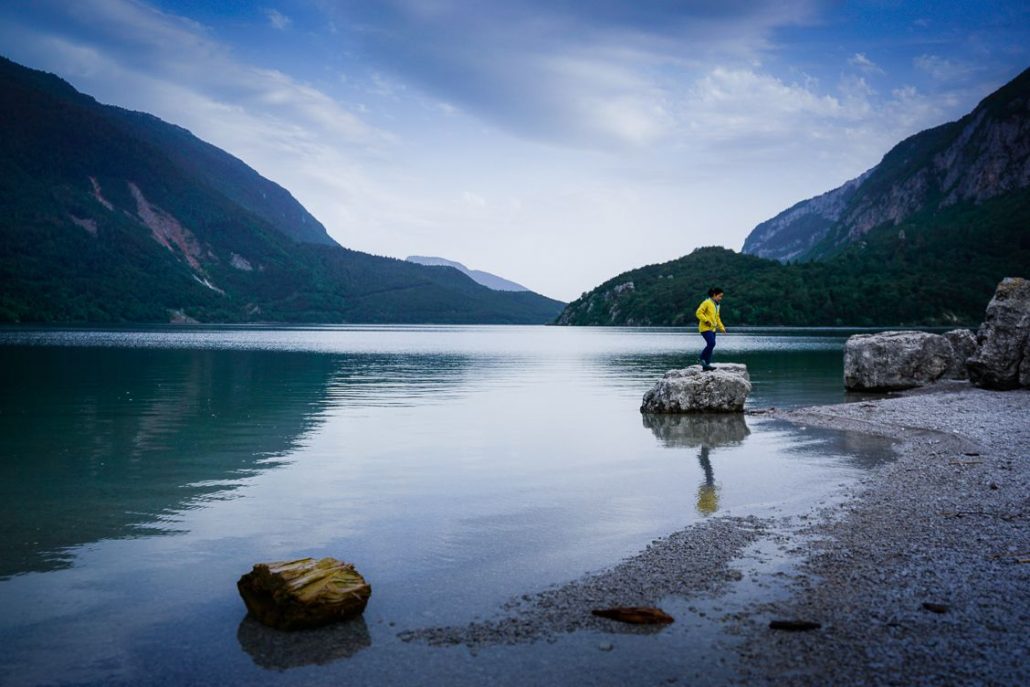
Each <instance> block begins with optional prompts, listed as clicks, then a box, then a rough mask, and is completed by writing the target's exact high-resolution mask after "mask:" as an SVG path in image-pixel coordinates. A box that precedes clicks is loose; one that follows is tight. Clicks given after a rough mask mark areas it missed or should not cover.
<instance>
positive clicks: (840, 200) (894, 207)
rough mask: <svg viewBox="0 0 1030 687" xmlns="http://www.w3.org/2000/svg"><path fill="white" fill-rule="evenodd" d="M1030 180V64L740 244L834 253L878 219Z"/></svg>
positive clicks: (804, 255) (794, 253) (981, 197)
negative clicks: (955, 116)
mask: <svg viewBox="0 0 1030 687" xmlns="http://www.w3.org/2000/svg"><path fill="white" fill-rule="evenodd" d="M1028 186H1030V69H1028V70H1026V71H1024V72H1023V73H1022V74H1020V75H1019V76H1017V77H1016V78H1015V79H1013V80H1012V81H1010V82H1009V83H1008V84H1006V85H1005V86H1003V87H1002V88H1000V89H998V90H997V91H995V92H994V93H992V94H991V95H989V96H987V97H986V98H984V99H983V101H981V102H980V104H979V105H978V106H977V107H976V108H975V109H974V110H973V111H972V112H970V113H969V114H967V115H966V116H965V117H963V118H961V119H960V120H958V121H956V122H951V123H948V124H944V125H942V126H938V127H935V128H933V129H928V130H926V131H922V132H920V133H918V134H916V135H914V136H911V137H909V138H907V139H905V140H904V141H902V142H901V143H899V144H898V145H896V146H895V147H894V148H892V149H891V150H890V152H888V153H887V154H886V155H885V156H884V157H883V160H882V161H881V162H880V163H879V164H878V165H876V166H875V167H873V168H872V169H870V170H869V171H867V172H865V173H864V174H863V175H861V176H860V177H858V178H857V179H853V180H851V181H849V182H847V183H846V184H844V185H843V186H841V187H839V188H836V189H834V190H832V191H829V192H827V193H825V194H823V195H821V196H817V197H815V198H810V199H809V200H804V201H801V202H800V203H798V204H797V205H794V206H793V207H791V208H789V209H787V210H784V211H783V212H781V213H780V214H779V215H777V216H775V217H773V218H772V219H770V220H767V221H765V222H762V223H761V224H759V225H758V226H757V227H755V228H754V230H753V231H752V232H751V234H750V235H749V236H748V237H747V239H746V240H745V241H744V248H743V252H744V253H747V254H749V255H757V256H759V257H763V258H774V259H776V260H781V261H786V260H810V259H819V258H824V257H827V256H830V255H834V254H836V253H838V252H839V251H840V250H841V249H842V248H843V247H844V246H846V245H848V244H851V243H854V242H855V241H858V240H861V239H862V238H863V237H864V236H865V235H866V234H867V233H869V231H871V230H872V229H875V228H877V227H883V226H897V225H899V224H901V223H902V222H904V221H906V220H908V219H909V218H912V217H916V216H917V215H922V216H931V215H933V214H934V213H938V212H942V211H945V210H947V209H948V208H951V207H954V206H957V205H963V204H969V205H979V204H981V203H983V202H984V201H986V200H989V199H991V198H996V197H998V196H1003V195H1005V194H1008V193H1012V192H1014V191H1019V190H1023V189H1026V188H1027V187H1028Z"/></svg>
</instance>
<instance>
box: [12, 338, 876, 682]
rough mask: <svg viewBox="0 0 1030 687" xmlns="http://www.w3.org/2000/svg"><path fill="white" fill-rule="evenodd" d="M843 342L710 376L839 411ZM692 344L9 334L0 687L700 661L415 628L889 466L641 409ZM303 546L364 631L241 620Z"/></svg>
mask: <svg viewBox="0 0 1030 687" xmlns="http://www.w3.org/2000/svg"><path fill="white" fill-rule="evenodd" d="M849 333H850V332H847V331H843V330H774V329H772V330H771V329H763V330H750V331H742V332H740V333H735V334H733V335H730V336H723V337H720V339H719V345H718V347H717V348H716V362H719V361H724V362H730V361H733V362H744V363H747V365H748V367H749V369H750V372H751V376H752V380H753V384H754V390H753V392H752V397H751V399H749V406H750V407H753V408H758V407H768V406H777V407H793V406H799V405H810V404H821V403H834V402H841V401H844V400H847V399H846V395H845V393H844V391H843V388H842V381H841V379H842V369H841V365H842V362H841V355H842V354H841V351H842V345H843V342H844V340H845V338H846V336H847V335H848V334H849ZM702 343H703V342H701V339H700V337H699V336H698V335H697V333H696V332H691V331H687V330H673V329H593V328H589V329H580V328H557V327H378V326H367V327H314V328H312V327H305V328H267V329H266V328H254V327H246V328H231V327H225V328H174V327H155V328H148V329H133V330H103V331H97V330H54V329H23V328H16V329H3V330H0V456H2V458H0V476H2V479H0V512H2V519H0V608H2V611H3V612H2V613H0V647H2V649H0V683H3V684H11V685H37V684H132V685H137V684H222V685H225V684H241V685H242V684H247V685H251V684H305V685H311V684H334V685H338V684H348V685H354V684H384V683H385V684H483V683H486V682H490V683H493V684H539V683H545V682H553V683H554V684H570V683H574V682H577V681H580V682H583V683H585V684H604V683H607V682H609V681H610V682H611V683H612V684H624V683H625V682H626V681H627V680H630V681H632V679H631V678H630V676H641V675H642V673H640V672H639V671H640V670H644V671H645V672H644V673H643V674H644V675H649V673H647V672H646V671H647V670H653V669H655V667H656V666H655V662H656V661H657V662H659V663H660V662H661V660H662V659H661V656H665V659H664V660H666V661H667V662H671V663H670V664H669V665H667V666H658V667H659V668H661V669H675V668H676V664H675V659H674V658H673V657H674V656H675V655H676V653H675V652H676V651H679V650H680V649H683V645H685V644H693V645H695V646H696V644H697V643H696V641H692V640H691V638H690V637H689V636H688V635H686V634H684V632H685V631H680V633H679V634H677V631H670V632H668V633H663V635H662V637H663V639H661V640H659V639H656V638H652V637H646V638H643V640H645V641H649V642H651V643H650V644H648V645H645V644H641V645H639V646H638V647H637V648H638V649H639V651H638V652H637V653H636V654H635V656H636V657H637V658H636V659H635V660H636V661H637V663H640V662H641V661H643V660H644V658H641V657H646V665H643V667H640V666H636V664H634V661H633V660H630V659H629V658H628V657H627V655H626V654H625V652H623V653H622V654H621V655H620V653H619V652H611V653H605V654H601V652H598V651H597V649H596V641H595V639H596V638H591V637H586V638H581V637H567V638H562V639H561V640H560V641H558V642H556V643H553V644H549V643H540V644H536V645H529V646H520V647H510V648H509V647H497V648H494V649H490V650H488V651H483V652H480V653H478V654H473V653H471V652H469V650H468V649H466V648H464V647H456V648H434V647H428V646H425V645H422V644H419V643H405V642H403V641H401V640H400V639H398V637H397V634H398V633H399V632H402V631H404V630H408V629H415V628H420V627H426V626H435V625H441V624H455V623H458V624H461V623H465V622H468V621H470V620H472V619H474V618H486V617H490V616H491V615H494V614H496V613H498V611H499V607H500V605H501V604H502V603H504V602H505V601H506V600H508V599H510V598H512V597H514V596H518V595H521V594H525V593H532V592H535V591H539V590H541V589H544V588H546V587H548V586H550V585H554V584H558V583H562V582H565V581H568V580H572V579H575V578H576V577H578V576H580V575H582V574H584V573H586V572H589V571H595V570H599V569H602V568H604V567H607V566H609V565H611V564H613V563H616V562H617V561H619V560H620V559H621V558H623V557H625V556H628V555H631V554H633V553H635V552H637V551H639V550H640V549H642V548H643V547H644V546H645V545H646V544H647V543H648V542H649V541H651V539H653V538H655V537H658V536H662V535H665V534H668V533H670V532H672V531H674V530H676V529H679V528H682V527H685V526H689V525H690V524H692V523H696V522H698V521H700V520H702V519H703V518H706V517H713V516H718V515H719V514H724V513H730V514H734V515H746V514H751V513H754V514H758V515H770V514H788V513H793V512H798V511H801V510H804V509H807V508H809V507H811V506H812V505H813V504H815V503H817V502H819V501H820V500H822V499H825V498H827V497H828V496H829V495H831V494H832V493H833V492H834V491H835V490H837V489H838V487H839V485H841V484H845V483H848V482H850V481H852V480H854V479H856V478H857V477H858V476H860V475H861V474H862V472H863V471H864V470H866V469H868V468H869V466H871V465H874V464H876V463H877V462H879V461H882V460H886V459H889V457H890V450H889V448H887V447H886V446H885V445H884V444H882V443H880V442H875V441H871V440H868V439H865V438H862V437H859V436H854V435H848V434H843V433H835V432H828V431H817V430H812V429H803V428H798V427H794V426H791V425H788V424H786V423H783V422H781V421H777V420H773V419H770V418H765V417H762V416H746V417H745V416H734V417H715V418H707V417H679V418H660V417H659V418H655V417H645V416H642V415H641V414H640V412H639V411H638V408H639V404H640V398H641V395H642V394H643V392H644V391H645V390H646V389H647V388H648V387H649V386H650V384H651V383H652V382H653V381H654V379H655V378H657V377H658V376H660V375H661V374H662V373H663V372H665V371H666V370H668V369H670V368H674V367H683V366H685V365H687V364H690V363H692V362H693V361H694V360H695V359H696V356H697V352H698V350H699V349H700V347H701V346H700V344H702ZM301 556H334V557H338V558H342V559H344V560H347V561H351V562H354V563H355V564H356V565H357V567H358V569H359V570H360V571H361V572H362V573H363V574H364V575H365V576H366V577H367V578H368V579H369V581H370V582H371V583H372V586H373V595H372V598H371V601H370V603H369V606H368V608H367V609H366V612H365V614H364V617H363V619H361V620H358V621H355V622H352V623H347V624H346V625H343V626H339V627H338V628H335V629H332V630H323V631H318V632H315V633H300V634H294V635H283V634H281V633H277V632H275V631H273V630H268V629H266V628H263V627H261V626H259V625H257V624H256V623H254V622H253V621H250V620H246V619H245V609H244V607H243V604H242V602H241V601H240V599H239V597H238V595H237V592H236V588H235V582H236V579H237V578H238V577H239V576H240V575H241V574H243V573H245V572H247V571H248V570H249V569H250V567H251V565H252V564H253V563H255V562H258V561H269V560H281V559H292V558H298V557H301ZM584 634H585V633H584ZM633 641H639V638H638V639H637V640H633ZM656 642H657V643H656ZM648 647H661V649H662V651H663V652H666V649H668V652H666V653H661V654H657V658H656V657H654V656H650V654H649V653H648V651H650V650H651V649H649V648H648ZM684 655H685V654H684ZM709 658H712V657H709ZM712 660H714V658H713V659H712ZM631 671H635V672H631ZM662 674H664V673H662ZM658 675H659V673H654V674H653V675H652V677H657V676H658Z"/></svg>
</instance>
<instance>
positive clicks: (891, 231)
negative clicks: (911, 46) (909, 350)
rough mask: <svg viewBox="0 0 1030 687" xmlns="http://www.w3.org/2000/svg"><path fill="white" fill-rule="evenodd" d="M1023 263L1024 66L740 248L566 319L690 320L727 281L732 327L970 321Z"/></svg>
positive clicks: (616, 284) (682, 265) (618, 288)
mask: <svg viewBox="0 0 1030 687" xmlns="http://www.w3.org/2000/svg"><path fill="white" fill-rule="evenodd" d="M760 256H768V258H776V259H768V258H767V257H760ZM785 261H789V262H785ZM1028 271H1030V70H1028V71H1026V72H1023V73H1022V74H1020V75H1019V76H1018V77H1017V78H1016V79H1015V80H1013V81H1012V82H1010V83H1009V84H1007V85H1006V86H1004V87H1003V88H1001V89H1000V90H998V91H997V92H995V93H994V94H992V95H990V96H989V97H987V98H985V99H984V100H983V101H982V102H981V103H980V105H979V106H978V107H977V108H976V109H975V110H974V111H973V112H972V113H970V114H969V115H967V116H966V117H963V118H962V119H961V120H959V121H958V122H955V123H952V124H946V125H944V126H941V127H937V128H935V129H931V130H929V131H924V132H922V133H920V134H917V135H916V136H913V137H911V138H909V139H907V140H906V141H904V142H902V143H901V144H899V145H898V146H896V147H895V148H894V149H892V150H891V151H890V152H889V153H888V154H887V155H886V156H885V157H884V159H883V162H881V163H880V164H879V165H877V166H876V167H875V168H873V169H872V170H870V171H869V172H867V173H866V174H864V175H862V176H861V177H859V178H858V179H855V180H853V181H851V182H849V183H847V184H845V185H844V186H842V187H840V188H838V189H835V190H834V191H830V192H829V193H827V194H824V195H822V196H819V197H817V198H813V199H811V200H807V201H804V202H802V203H799V204H798V205H795V206H794V207H792V208H790V209H789V210H787V211H785V212H784V213H781V214H780V215H778V216H777V217H775V218H773V219H772V220H769V221H768V222H765V223H763V224H760V225H759V226H758V227H757V228H756V229H755V230H754V232H752V234H751V236H749V237H748V240H747V242H746V243H745V244H744V253H735V252H734V251H731V250H727V249H724V248H701V249H698V250H695V251H694V252H693V253H691V254H690V255H687V256H684V257H682V258H679V259H677V260H672V261H670V262H667V263H663V264H660V265H649V266H647V267H641V268H639V269H635V270H631V271H629V272H625V273H623V274H620V275H619V276H617V277H614V278H613V279H610V280H608V281H606V282H605V283H603V284H601V285H600V286H598V287H597V288H595V289H593V290H592V291H590V292H588V293H585V294H583V295H582V296H581V297H580V298H578V299H577V300H575V301H573V302H572V303H570V304H569V305H568V306H567V307H566V309H565V311H564V312H563V313H562V314H561V316H560V317H559V319H558V323H559V324H580V325H694V324H696V320H695V319H694V310H695V308H696V307H697V304H698V303H699V302H700V301H701V300H702V299H703V298H704V297H705V294H706V291H707V290H708V288H710V287H711V286H719V287H721V288H723V289H725V290H726V297H725V300H724V301H723V308H722V314H723V320H724V321H725V322H726V323H727V326H731V327H732V326H733V325H735V324H741V325H866V326H913V325H950V324H969V325H975V324H976V323H978V322H980V321H981V319H982V318H983V313H984V308H985V306H986V305H987V302H988V301H989V300H990V298H991V295H992V294H993V292H994V288H995V286H996V285H997V283H998V282H999V281H1000V280H1001V279H1002V278H1003V277H1006V276H1028V274H1027V273H1028Z"/></svg>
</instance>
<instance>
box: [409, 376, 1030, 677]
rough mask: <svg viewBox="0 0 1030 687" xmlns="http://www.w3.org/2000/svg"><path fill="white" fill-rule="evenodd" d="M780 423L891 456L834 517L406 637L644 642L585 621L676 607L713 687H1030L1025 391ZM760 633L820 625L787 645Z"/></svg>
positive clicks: (683, 550) (711, 533) (686, 542)
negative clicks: (709, 650)
mask: <svg viewBox="0 0 1030 687" xmlns="http://www.w3.org/2000/svg"><path fill="white" fill-rule="evenodd" d="M775 414H776V415H777V416H778V417H781V418H783V419H786V420H789V421H791V422H794V423H798V424H802V425H809V426H822V427H828V428H834V429H842V430H851V431H861V432H866V433H870V434H875V435H879V436H884V437H890V438H892V439H894V440H896V441H897V442H898V443H897V444H896V446H897V451H898V458H897V460H895V461H892V462H889V463H887V464H885V465H883V466H881V467H879V468H877V469H875V470H874V471H873V472H871V473H870V474H869V476H867V477H866V478H864V479H863V480H862V481H861V482H859V483H858V484H857V485H855V486H853V487H850V488H848V490H847V492H846V493H845V494H842V495H841V496H842V500H840V501H839V502H837V503H835V505H833V506H832V507H830V506H827V507H823V508H821V509H818V510H816V511H813V512H810V513H806V514H801V515H798V516H794V517H784V518H776V519H759V518H755V517H749V518H734V517H717V518H713V519H710V520H707V521H705V522H704V523H702V524H700V525H698V526H695V527H690V528H687V529H684V530H682V531H680V532H677V533H675V534H673V535H671V536H669V537H665V538H662V539H659V540H656V541H654V542H652V543H651V545H650V546H648V547H647V549H646V550H644V551H643V552H641V553H640V554H638V555H636V556H634V557H632V558H630V559H627V560H626V561H623V562H622V563H620V564H618V565H617V566H615V567H613V568H611V569H609V570H606V571H603V572H600V573H595V574H592V575H589V576H586V577H584V578H582V579H580V580H576V581H574V582H571V583H569V584H566V585H563V586H561V587H558V588H554V589H550V590H546V591H544V592H542V593H538V594H533V595H526V596H523V597H520V598H518V599H516V600H514V601H512V603H511V604H509V605H508V606H507V607H506V608H504V609H502V610H503V612H502V614H501V615H500V617H499V618H497V619H494V620H490V621H485V622H479V623H474V624H470V625H468V626H464V627H450V628H428V629H421V630H415V631H412V632H407V633H404V634H403V635H402V637H403V638H404V639H406V640H409V641H424V642H428V643H431V644H435V645H448V644H465V645H468V646H470V647H479V646H488V645H505V644H517V643H525V642H533V641H537V640H540V639H551V638H553V637H554V636H555V635H558V634H563V633H570V632H575V631H577V630H599V629H600V630H603V631H605V632H629V633H643V632H647V631H648V630H647V629H641V628H634V627H627V626H620V625H618V624H615V623H612V622H611V621H607V620H604V619H600V618H595V617H593V616H591V615H590V610H591V609H594V608H599V607H604V606H611V605H659V604H660V603H662V602H663V600H665V601H667V602H668V601H670V599H676V598H678V599H687V601H688V602H690V603H694V602H696V604H697V606H698V607H700V608H703V609H705V610H707V611H708V613H709V616H710V613H711V609H712V608H713V607H714V608H717V609H720V615H719V617H718V622H719V627H720V630H721V632H723V633H724V639H723V640H722V641H721V642H720V643H719V645H720V646H721V647H722V649H721V650H720V652H719V653H720V654H721V656H720V658H719V661H720V663H724V664H725V667H726V668H727V669H728V670H727V671H726V672H723V673H720V678H719V679H718V682H719V683H720V684H742V685H761V684H774V683H775V684H791V685H831V684H832V685H1026V684H1030V640H1028V636H1030V525H1028V521H1027V517H1028V515H1030V391H1025V390H1024V391H1010V392H991V391H984V390H981V389H975V388H973V387H971V386H970V385H969V384H968V383H945V384H939V385H935V386H933V387H928V388H925V389H920V390H917V391H914V392H909V393H906V394H901V395H896V396H894V397H891V398H887V399H882V400H874V401H865V402H861V403H849V404H842V405H835V406H822V407H816V408H806V409H801V410H796V411H789V412H782V411H781V412H777V413H775ZM690 612H692V613H696V614H698V615H700V616H704V615H705V614H706V613H705V611H704V610H698V608H695V607H694V606H690ZM771 620H805V621H812V622H814V623H818V624H819V625H820V627H819V628H818V629H815V630H812V631H808V632H783V631H776V630H771V629H770V628H769V623H770V621H771ZM681 621H683V622H688V623H689V622H691V618H689V617H682V618H677V622H678V623H679V622H681ZM673 658H674V657H670V663H672V664H674V663H675V661H674V660H673ZM683 668H684V669H683V670H682V678H684V679H685V680H686V681H687V682H691V681H692V680H691V679H690V678H691V677H692V676H694V675H696V672H695V671H693V670H691V669H689V668H688V667H687V666H683ZM709 682H710V681H709Z"/></svg>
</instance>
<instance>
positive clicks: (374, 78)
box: [0, 0, 1030, 300]
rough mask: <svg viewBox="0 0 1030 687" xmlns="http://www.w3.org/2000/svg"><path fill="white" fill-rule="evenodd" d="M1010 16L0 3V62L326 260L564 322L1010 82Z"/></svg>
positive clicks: (856, 170)
mask: <svg viewBox="0 0 1030 687" xmlns="http://www.w3.org/2000/svg"><path fill="white" fill-rule="evenodd" d="M1028 46H1030V3H1027V2H1025V0H1018V1H1015V2H1009V1H997V2H992V1H989V0H982V1H979V2H977V1H970V2H926V3H924V2H888V1H886V0H881V1H867V2H839V1H837V2H826V1H821V0H799V1H797V2H791V1H790V0H691V1H680V2H677V1H675V0H635V1H634V0H629V1H622V0H506V1H503V2H501V1H493V0H478V1H475V0H381V1H374V0H363V1H361V0H268V1H267V2H262V1H259V2H242V1H239V0H221V1H220V2H201V1H199V0H183V1H178V2H177V1H172V0H75V1H74V2H69V1H68V0H32V1H30V0H0V54H3V55H5V56H6V57H8V58H10V59H13V60H15V61H16V62H19V63H21V64H24V65H26V66H29V67H33V68H36V69H43V70H46V71H50V72H53V73H55V74H57V75H59V76H61V77H62V78H64V79H66V80H67V81H69V82H70V83H71V84H72V85H74V86H75V87H76V88H78V89H79V90H81V91H83V92H86V93H89V94H90V95H92V96H94V97H96V98H97V99H98V100H100V101H101V102H104V103H109V104H113V105H118V106H121V107H126V108H130V109H134V110H142V111H145V112H150V113H152V114H155V115H157V116H158V117H161V118H162V119H164V120H166V121H169V122H172V123H174V124H178V125H180V126H184V127H186V128H187V129H189V130H190V131H192V132H193V133H194V134H196V135H197V136H199V137H200V138H203V139H204V140H206V141H209V142H211V143H213V144H215V145H217V146H219V147H220V148H223V149H225V150H227V151H228V152H230V153H232V154H233V155H236V156H237V157H239V158H241V159H242V160H243V161H245V162H246V163H248V164H249V165H251V166H252V167H254V168H255V169H256V170H257V171H258V172H260V173H261V174H262V175H264V176H266V177H268V178H269V179H272V180H273V181H276V182H277V183H279V184H281V185H282V186H284V187H286V188H287V189H289V190H290V192H291V193H292V194H293V195H294V196H295V197H296V198H297V199H298V200H299V201H300V202H301V203H302V204H303V205H304V206H305V207H306V208H307V209H308V210H309V211H310V212H311V213H312V214H314V215H315V216H316V217H317V218H318V219H319V220H320V221H321V222H322V223H323V224H325V226H326V228H327V229H328V231H329V233H330V234H331V235H332V236H333V238H335V239H336V240H337V241H338V242H339V243H341V244H342V245H344V246H347V247H348V248H353V249H356V250H362V251H366V252H369V253H374V254H377V255H388V256H392V257H399V258H404V257H406V256H408V255H435V256H441V257H445V258H448V259H452V260H458V261H460V262H462V263H464V264H466V265H467V266H469V267H470V268H473V269H482V270H487V271H489V272H493V273H495V274H499V275H501V276H503V277H505V278H508V279H512V280H514V281H517V282H519V283H521V284H525V285H526V286H528V287H529V288H531V289H533V290H535V291H538V292H541V293H543V294H545V295H548V296H551V297H554V298H559V299H561V300H572V299H574V298H576V297H578V296H579V295H580V294H581V293H582V292H584V291H587V290H589V289H591V288H593V287H594V286H596V285H598V284H599V283H601V282H603V281H605V280H607V279H609V278H611V277H613V276H615V275H616V274H618V273H620V272H622V271H625V270H627V269H632V268H634V267H639V266H642V265H646V264H651V263H655V262H664V261H666V260H671V259H674V258H677V257H679V256H681V255H685V254H687V253H689V252H690V251H692V250H693V249H694V248H696V247H698V246H711V245H721V246H726V247H728V248H733V249H735V250H739V249H740V247H741V245H742V244H743V241H744V238H745V237H746V236H747V234H748V233H749V232H750V230H751V229H752V228H753V227H754V226H755V225H756V224H758V223H759V222H761V221H763V220H766V219H768V218H769V217H772V216H773V215H775V214H777V213H778V212H780V211H782V210H784V209H786V208H787V207H789V206H791V205H793V204H794V203H796V202H798V201H800V200H803V199H805V198H809V197H811V196H814V195H818V194H820V193H823V192H825V191H828V190H830V189H832V188H835V187H836V186H838V185H840V184H841V183H843V182H845V181H847V180H848V179H851V178H854V177H856V176H858V175H859V174H861V173H862V172H864V171H865V170H867V169H868V168H870V167H872V166H873V165H875V164H876V163H877V162H878V161H879V160H880V159H881V158H882V156H883V155H884V153H886V152H887V151H888V150H889V149H890V148H891V147H892V146H893V145H894V144H896V143H897V142H899V141H900V140H902V139H903V138H905V137H907V136H909V135H911V134H913V133H916V132H918V131H920V130H922V129H925V128H928V127H931V126H935V125H938V124H941V123H944V122H947V121H951V120H954V119H957V118H958V117H960V116H962V115H963V114H965V113H966V112H968V111H969V110H971V109H972V108H973V107H975V105H976V103H977V102H978V101H979V100H980V99H982V98H983V97H984V96H986V95H988V94H989V93H990V92H991V91H993V90H994V89H996V88H998V87H999V86H1001V85H1002V84H1004V83H1005V82H1007V81H1008V80H1010V79H1011V78H1013V77H1014V76H1016V75H1017V74H1018V73H1019V72H1021V71H1022V70H1023V69H1025V68H1027V67H1028V66H1030V50H1028Z"/></svg>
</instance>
